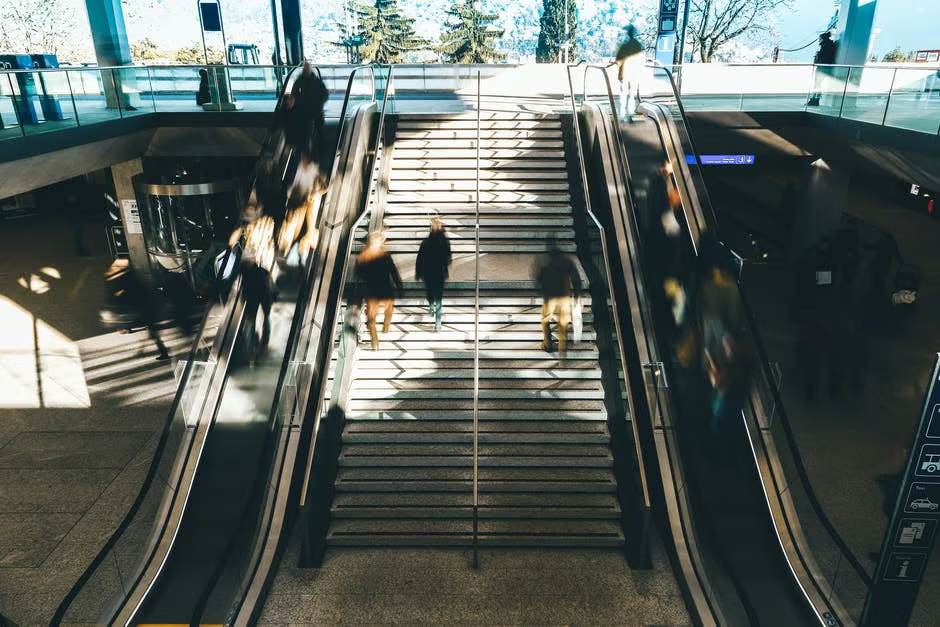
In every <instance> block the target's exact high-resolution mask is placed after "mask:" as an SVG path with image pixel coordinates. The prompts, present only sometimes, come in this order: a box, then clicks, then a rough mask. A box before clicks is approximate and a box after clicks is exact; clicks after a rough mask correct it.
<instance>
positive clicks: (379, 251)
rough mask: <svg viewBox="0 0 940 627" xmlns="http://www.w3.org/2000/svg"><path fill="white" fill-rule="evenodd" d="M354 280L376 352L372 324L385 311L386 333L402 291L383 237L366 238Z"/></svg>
mask: <svg viewBox="0 0 940 627" xmlns="http://www.w3.org/2000/svg"><path fill="white" fill-rule="evenodd" d="M356 277H357V279H358V281H359V285H360V289H361V290H362V291H361V296H362V298H364V299H365V301H366V325H367V326H368V327H369V337H370V338H371V340H372V350H374V351H375V350H378V349H379V334H378V331H376V328H375V320H376V318H377V317H378V315H379V310H382V311H384V314H385V315H384V317H383V319H382V333H388V330H389V327H390V326H391V324H392V316H393V315H394V313H395V297H396V296H397V295H398V294H399V293H401V291H402V289H403V285H402V281H401V275H399V274H398V268H397V267H396V266H395V262H394V261H393V260H392V256H391V255H390V254H389V253H388V250H386V248H385V234H384V233H382V232H381V231H376V232H373V233H370V234H369V243H368V245H367V246H366V247H365V248H364V249H363V250H362V252H360V253H359V257H358V258H357V259H356Z"/></svg>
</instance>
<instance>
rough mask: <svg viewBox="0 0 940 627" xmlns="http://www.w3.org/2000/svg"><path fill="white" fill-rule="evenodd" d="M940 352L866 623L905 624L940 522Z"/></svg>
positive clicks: (883, 547) (870, 596) (868, 604)
mask: <svg viewBox="0 0 940 627" xmlns="http://www.w3.org/2000/svg"><path fill="white" fill-rule="evenodd" d="M938 378H940V355H937V357H936V358H935V361H934V368H933V378H932V379H931V380H930V387H929V388H928V389H927V398H926V399H925V401H924V405H923V410H922V412H921V416H920V422H919V423H918V427H917V431H916V433H915V434H914V443H913V445H912V446H911V449H910V455H909V457H908V460H907V465H906V466H905V467H904V470H903V475H902V476H901V478H900V481H901V483H900V488H901V489H900V490H899V491H898V500H897V502H896V503H895V506H894V514H893V515H892V516H891V523H890V524H889V525H888V530H887V532H886V533H885V537H884V540H882V543H881V554H880V557H879V560H878V566H877V567H876V568H875V575H874V585H873V586H872V589H871V591H870V592H869V594H868V600H867V602H866V603H865V610H864V612H863V614H862V620H861V624H862V625H906V624H907V623H908V622H909V621H910V617H911V612H912V610H913V608H914V602H915V600H916V599H917V592H918V590H919V588H920V582H921V578H922V577H923V575H924V571H926V569H927V561H928V560H929V559H930V552H931V550H932V549H933V544H934V540H935V539H936V537H937V526H938V525H940V442H938V441H937V438H938V437H940V428H938V425H937V422H938V421H940V385H938V383H940V381H938Z"/></svg>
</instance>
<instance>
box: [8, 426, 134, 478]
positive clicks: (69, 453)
mask: <svg viewBox="0 0 940 627" xmlns="http://www.w3.org/2000/svg"><path fill="white" fill-rule="evenodd" d="M149 438H150V435H149V434H148V433H146V432H133V431H131V432H126V431H125V432H115V431H108V432H96V433H90V432H84V433H70V432H63V431H42V432H23V433H20V434H19V435H18V436H16V438H15V439H14V440H13V441H12V442H10V443H9V444H8V445H7V446H5V447H4V448H3V449H2V450H0V468H2V469H9V468H17V469H25V468H123V467H124V466H125V465H126V464H127V463H128V462H129V461H130V460H131V458H133V457H134V455H135V454H136V453H137V451H139V450H140V448H141V447H142V446H143V445H144V443H145V442H146V441H147V440H148V439H149Z"/></svg>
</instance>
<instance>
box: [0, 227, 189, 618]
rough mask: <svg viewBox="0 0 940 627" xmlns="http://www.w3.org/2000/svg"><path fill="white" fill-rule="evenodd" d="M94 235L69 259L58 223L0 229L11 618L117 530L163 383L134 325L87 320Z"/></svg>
mask: <svg viewBox="0 0 940 627" xmlns="http://www.w3.org/2000/svg"><path fill="white" fill-rule="evenodd" d="M99 227H101V228H99ZM103 232H104V228H103V226H101V225H98V224H93V225H92V224H89V225H86V234H87V235H88V236H89V237H88V241H87V245H88V247H89V248H90V249H91V250H93V251H95V252H96V254H95V255H94V256H91V257H78V256H75V255H74V254H72V252H73V244H72V239H71V237H72V232H71V230H70V225H69V223H67V222H65V221H64V220H62V219H61V217H59V218H56V217H55V216H46V215H43V216H39V217H34V218H23V219H19V220H15V221H5V222H2V223H0V250H2V251H3V253H2V254H3V263H2V265H0V613H2V615H3V616H5V617H6V618H8V619H11V620H13V621H14V622H16V623H18V624H23V625H32V624H48V622H49V619H50V618H51V616H52V612H53V611H54V610H55V607H56V606H57V605H58V603H59V602H60V601H61V599H62V597H63V596H64V595H65V593H66V592H67V591H68V589H69V588H70V587H71V585H72V583H74V581H75V580H76V579H77V578H78V577H79V575H80V574H81V573H82V571H83V570H84V569H85V568H86V567H87V566H88V564H89V563H90V562H91V560H92V559H93V558H94V556H95V554H96V553H97V551H98V550H99V548H100V547H101V545H102V544H103V542H104V541H105V540H106V539H107V537H108V536H109V535H110V534H111V533H112V532H113V530H114V529H115V528H116V526H117V525H118V524H119V522H120V520H121V518H122V517H123V516H124V514H125V513H126V512H127V509H128V507H129V506H130V503H131V502H132V501H133V499H134V497H135V496H136V495H137V492H138V490H139V488H140V484H141V481H142V479H143V476H144V474H145V473H146V471H147V468H148V466H149V463H150V460H151V458H152V455H153V450H154V446H155V444H156V439H155V433H156V432H157V431H158V430H159V429H160V428H161V427H162V424H163V421H164V420H165V418H166V411H167V408H168V406H169V402H170V400H172V393H173V391H174V389H175V385H174V382H173V373H172V365H171V364H169V363H166V362H156V361H155V360H154V356H155V355H156V352H155V349H154V347H153V344H152V343H151V342H150V341H149V339H148V338H147V335H146V333H134V334H130V335H125V334H119V333H109V332H105V331H104V330H102V329H101V328H100V326H99V325H98V321H97V316H98V310H99V309H100V307H101V305H102V302H103V296H104V286H103V279H102V276H103V272H104V269H105V268H106V267H107V265H108V264H109V263H110V259H109V258H108V257H107V252H106V250H107V248H106V245H105V242H104V241H103V238H98V237H92V236H91V235H92V234H93V233H103ZM24 329H25V331H24ZM166 337H167V338H169V337H170V334H169V332H167V335H166ZM171 345H172V346H174V347H175V348H176V349H182V348H184V347H186V342H185V340H183V338H179V337H177V338H176V339H175V340H174V341H173V342H172V344H171Z"/></svg>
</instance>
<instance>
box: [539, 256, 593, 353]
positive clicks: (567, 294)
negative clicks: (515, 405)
mask: <svg viewBox="0 0 940 627" xmlns="http://www.w3.org/2000/svg"><path fill="white" fill-rule="evenodd" d="M533 275H534V278H535V282H536V284H537V285H538V288H539V291H541V293H542V314H541V322H542V350H544V351H546V352H549V353H550V352H552V350H553V349H554V346H553V342H552V331H551V321H552V318H555V319H556V320H557V334H558V350H559V353H560V354H561V355H562V356H564V354H565V351H566V349H567V347H568V325H569V324H570V323H571V312H572V309H573V307H574V297H575V296H577V295H578V294H580V292H581V275H580V274H579V273H578V266H577V264H575V262H574V260H573V259H572V258H571V257H570V256H569V255H566V254H565V253H564V252H562V250H561V249H560V248H559V247H558V243H557V242H555V241H554V240H551V241H549V242H548V251H547V253H546V255H545V257H544V258H543V259H541V260H539V261H538V262H536V265H535V267H534V268H533Z"/></svg>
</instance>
